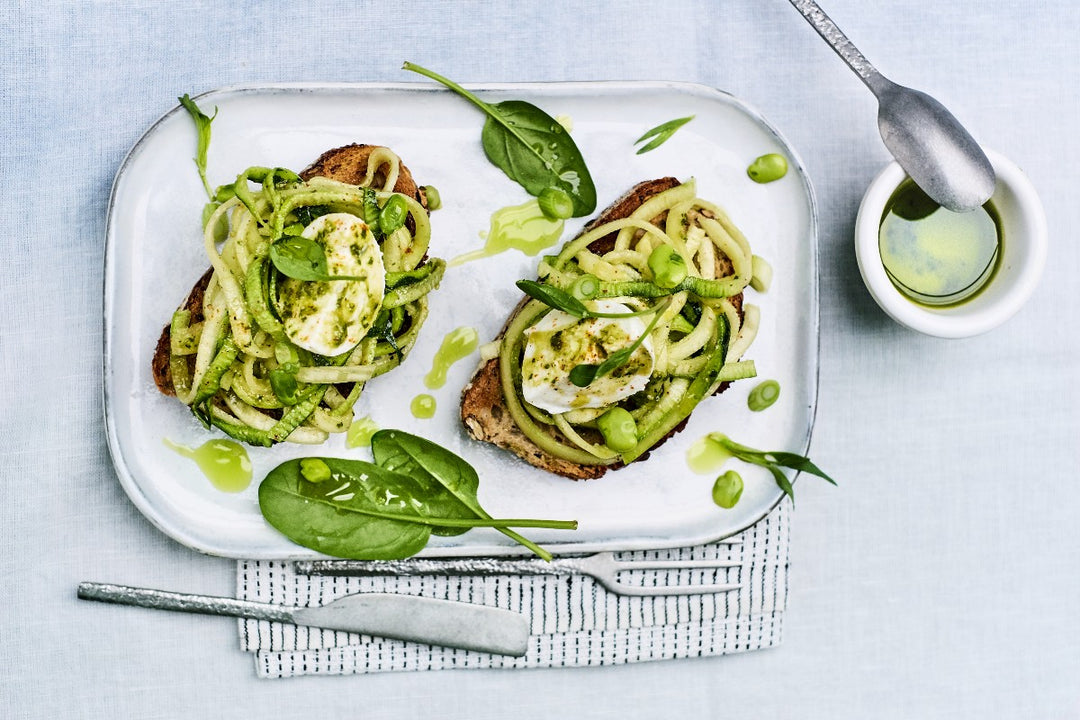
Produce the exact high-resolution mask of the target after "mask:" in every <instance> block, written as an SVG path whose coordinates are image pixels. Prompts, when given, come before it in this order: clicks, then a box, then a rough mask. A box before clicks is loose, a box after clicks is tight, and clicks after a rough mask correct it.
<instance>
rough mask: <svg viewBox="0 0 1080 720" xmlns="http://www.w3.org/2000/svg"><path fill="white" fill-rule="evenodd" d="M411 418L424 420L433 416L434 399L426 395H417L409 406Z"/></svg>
mask: <svg viewBox="0 0 1080 720" xmlns="http://www.w3.org/2000/svg"><path fill="white" fill-rule="evenodd" d="M409 409H410V410H412V414H413V417H415V418H420V419H421V420H426V419H428V418H430V417H434V416H435V398H434V397H432V396H431V395H428V394H426V393H425V394H421V395H417V396H416V397H414V398H413V399H412V403H410V404H409Z"/></svg>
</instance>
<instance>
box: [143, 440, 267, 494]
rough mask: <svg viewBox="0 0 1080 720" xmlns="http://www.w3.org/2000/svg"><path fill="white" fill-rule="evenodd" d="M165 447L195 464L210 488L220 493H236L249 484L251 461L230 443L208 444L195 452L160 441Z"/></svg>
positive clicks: (182, 446)
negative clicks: (208, 482) (214, 488)
mask: <svg viewBox="0 0 1080 720" xmlns="http://www.w3.org/2000/svg"><path fill="white" fill-rule="evenodd" d="M162 441H163V442H164V443H165V447H167V448H169V449H170V450H175V451H176V452H178V453H180V454H181V455H183V456H184V457H186V458H190V459H192V460H194V461H195V464H197V465H198V466H199V469H200V470H202V472H203V474H204V475H206V477H207V479H208V480H210V484H211V485H213V486H214V487H216V488H217V489H218V490H221V491H222V492H228V493H238V492H240V491H241V490H244V489H245V488H246V487H247V486H248V485H250V484H251V459H250V458H248V454H247V450H245V449H244V446H243V445H241V444H239V443H236V442H233V441H232V440H221V439H216V438H215V439H214V440H208V441H206V442H205V443H203V444H202V445H200V446H199V447H197V448H189V447H187V446H186V445H180V444H178V443H174V442H173V441H172V440H170V439H168V438H163V439H162Z"/></svg>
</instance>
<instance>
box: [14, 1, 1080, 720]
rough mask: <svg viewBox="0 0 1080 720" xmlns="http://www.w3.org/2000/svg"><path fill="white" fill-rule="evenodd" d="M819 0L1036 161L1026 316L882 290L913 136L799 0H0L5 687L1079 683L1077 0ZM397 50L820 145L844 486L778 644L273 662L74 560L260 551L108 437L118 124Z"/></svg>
mask: <svg viewBox="0 0 1080 720" xmlns="http://www.w3.org/2000/svg"><path fill="white" fill-rule="evenodd" d="M825 9H826V10H827V11H828V12H829V13H830V15H831V16H832V17H833V18H834V19H835V20H836V21H837V22H838V23H839V25H840V26H841V27H842V28H843V29H844V30H845V31H847V32H848V33H849V35H850V36H851V37H852V39H853V40H854V41H855V42H856V44H857V45H858V46H859V47H860V48H861V49H862V50H863V51H864V53H865V54H866V55H867V56H868V57H869V58H870V59H871V60H872V61H874V62H876V63H877V64H878V66H879V67H880V68H881V70H882V71H883V72H885V73H886V74H887V75H889V76H890V77H892V78H894V79H895V80H897V81H899V82H902V83H904V84H907V85H910V86H913V87H918V88H920V89H922V90H925V91H927V92H930V93H931V94H933V95H934V96H936V97H937V98H938V99H939V100H941V101H942V102H943V103H945V104H946V105H947V106H948V107H950V108H951V109H952V110H953V111H954V112H955V113H956V114H957V115H958V116H959V117H960V119H961V120H963V121H964V122H965V123H966V124H967V125H968V126H969V128H970V129H971V131H972V132H973V133H974V135H975V136H976V137H977V138H979V139H980V141H982V142H983V143H984V144H985V145H987V146H988V147H993V148H995V149H998V150H1000V151H1002V152H1004V153H1005V154H1006V155H1008V156H1009V157H1010V158H1012V159H1013V160H1014V161H1015V162H1017V163H1018V164H1019V165H1020V166H1021V167H1023V168H1025V169H1026V170H1027V172H1028V173H1029V174H1030V176H1031V178H1032V180H1033V182H1034V183H1035V186H1036V187H1037V189H1038V190H1039V191H1040V193H1041V195H1042V198H1043V201H1044V203H1045V205H1046V209H1047V215H1048V219H1049V226H1050V234H1051V238H1050V239H1051V243H1050V256H1049V263H1048V265H1047V269H1046V273H1045V275H1044V277H1043V281H1042V284H1041V286H1040V287H1039V289H1038V290H1037V291H1036V293H1035V296H1034V297H1033V298H1032V300H1031V302H1030V303H1029V304H1028V305H1027V306H1026V307H1025V308H1024V309H1023V310H1022V311H1021V312H1020V313H1019V314H1018V315H1017V316H1016V317H1015V318H1014V319H1012V320H1011V321H1010V322H1009V323H1007V324H1006V325H1004V326H1003V327H1001V328H999V329H997V330H995V331H993V332H991V333H989V334H987V335H984V336H980V337H976V338H971V339H967V340H958V341H944V340H937V339H933V338H928V337H923V336H921V335H918V334H916V333H913V332H910V331H907V330H904V329H903V328H900V327H899V326H897V325H895V324H894V323H892V322H891V321H890V320H889V319H888V318H887V317H886V316H885V315H884V314H883V313H882V312H881V311H879V310H878V308H877V307H876V306H875V305H874V303H873V301H872V300H871V298H870V297H869V295H868V293H867V292H866V290H865V288H864V287H863V285H862V283H861V281H860V279H859V276H858V272H857V269H856V265H855V259H854V253H853V251H852V242H851V236H852V227H853V224H854V218H855V214H856V211H857V208H858V203H859V199H860V197H861V195H862V192H863V189H864V188H865V187H866V185H867V184H868V183H869V181H870V179H871V178H872V177H873V175H874V174H875V173H876V172H877V171H878V169H879V168H880V167H881V166H882V165H883V164H884V163H885V161H886V160H887V158H888V155H887V153H886V151H885V149H884V147H883V146H882V144H881V141H880V139H879V138H878V134H877V129H876V127H875V122H874V114H875V102H874V99H873V98H872V96H871V95H870V94H869V93H868V92H867V91H866V89H865V88H864V87H863V86H862V85H861V84H860V83H859V82H858V80H857V79H856V78H855V77H854V76H853V75H852V74H851V73H850V71H849V70H847V68H845V67H844V66H843V64H842V63H841V62H840V61H839V60H838V59H837V58H836V56H835V55H834V54H833V53H832V51H831V50H829V49H828V48H827V47H826V46H825V45H824V44H822V43H821V41H820V39H819V38H818V37H817V35H816V34H815V33H814V32H813V31H812V30H811V29H810V28H809V26H807V25H806V23H805V22H804V21H803V20H802V19H801V18H799V17H798V15H797V14H796V13H795V12H794V11H793V10H792V8H791V7H790V6H789V4H788V3H786V2H783V1H782V0H726V1H724V2H716V1H710V0H673V1H672V2H667V3H656V2H642V1H637V0H635V1H632V2H619V3H616V2H596V3H580V2H569V1H566V0H554V1H545V2H539V1H535V2H534V1H531V0H526V1H523V2H514V3H496V2H457V1H456V0H433V1H432V2H427V3H411V4H403V3H395V2H381V3H380V2H367V1H363V0H359V1H352V2H311V3H295V2H294V3H284V2H264V3H255V2H250V1H245V0H238V1H237V2H232V3H218V2H209V1H207V2H193V1H192V0H176V1H174V2H169V3H160V2H154V1H151V0H118V1H117V2H104V1H98V2H95V1H91V0H85V1H76V0H72V1H71V2H62V1H60V0H38V1H37V2H19V1H17V0H3V1H2V2H0V68H3V70H2V71H0V128H2V129H3V130H2V132H3V142H2V143H0V170H2V175H3V182H0V207H2V208H3V210H4V212H5V216H6V220H7V222H6V223H5V224H4V232H3V233H2V234H0V250H2V252H3V257H4V259H5V264H4V271H5V273H4V275H5V276H4V280H3V282H0V378H2V380H0V453H2V455H0V460H2V462H0V488H3V490H2V492H3V500H4V502H3V504H2V508H0V548H3V550H2V552H0V584H2V585H0V586H2V587H3V588H4V591H3V593H2V597H3V602H2V603H0V637H2V640H3V642H2V643H0V672H2V673H3V677H2V679H0V715H2V716H4V717H12V718H23V717H25V718H39V717H40V718H46V717H48V718H53V717H65V718H80V717H85V718H97V717H139V718H168V717H176V716H178V715H186V716H189V717H213V716H217V715H220V714H224V713H225V712H228V714H230V715H233V716H240V717H274V718H285V717H306V718H307V717H339V716H344V715H346V714H348V715H349V716H360V717H364V718H402V717H431V716H432V715H437V716H439V717H445V718H464V717H468V718H471V719H478V718H489V717H491V718H493V717H503V716H505V715H506V714H507V713H512V715H513V716H514V717H517V718H531V717H535V718H539V717H551V716H556V715H567V716H573V717H579V718H626V717H668V716H681V717H718V716H730V717H769V718H788V717H790V718H816V717H828V718H847V717H850V718H865V717H885V718H909V717H920V718H953V717H1010V718H1042V717H1046V718H1062V717H1076V716H1078V715H1080V701H1078V695H1080V691H1078V690H1077V686H1076V681H1075V680H1076V677H1077V675H1078V671H1080V654H1078V653H1077V651H1076V648H1077V647H1080V624H1078V623H1077V622H1076V618H1077V617H1078V616H1080V577H1078V575H1077V572H1076V569H1077V567H1080V533H1078V532H1077V518H1078V517H1080V494H1077V493H1076V492H1074V491H1073V487H1072V486H1073V484H1074V475H1075V471H1076V468H1077V467H1078V466H1080V450H1078V447H1080V445H1078V443H1077V438H1078V437H1080V411H1078V410H1077V404H1076V403H1077V399H1078V398H1080V364H1078V362H1077V358H1078V357H1080V324H1078V323H1080V320H1078V315H1077V313H1076V312H1075V308H1076V306H1077V293H1078V291H1077V283H1076V278H1077V277H1080V246H1078V244H1077V241H1076V237H1075V236H1076V233H1075V227H1076V226H1077V219H1078V210H1077V204H1076V201H1075V195H1076V189H1077V187H1080V162H1078V158H1080V143H1078V137H1080V134H1078V133H1080V95H1078V94H1077V92H1076V89H1077V88H1078V87H1080V42H1078V41H1077V29H1078V28H1080V7H1078V6H1077V5H1076V4H1075V3H1074V2H1072V1H1071V0H1030V1H1028V2H1005V0H987V1H985V2H975V1H974V0H960V1H958V2H954V3H936V2H929V0H925V1H924V0H910V1H909V2H902V3H874V4H868V3H864V2H858V1H857V0H829V1H828V2H827V3H826V8H825ZM404 59H411V60H414V61H416V62H420V63H422V64H424V65H427V66H430V67H435V68H439V69H440V70H441V71H442V72H444V73H446V74H447V75H449V76H451V77H454V78H455V79H458V80H461V81H465V82H469V81H477V82H479V81H535V80H568V79H582V80H589V79H607V78H611V79H677V80H687V81H696V82H701V83H705V84H707V85H712V86H715V87H719V88H722V89H725V90H728V91H731V92H733V93H734V94H736V95H737V96H739V97H741V98H743V99H745V100H747V101H748V102H750V103H751V104H753V105H755V106H756V107H758V108H759V109H760V110H761V111H762V112H763V113H764V115H765V116H766V117H768V118H769V119H770V121H772V122H773V123H774V124H776V126H777V127H779V128H780V129H781V130H782V131H783V132H784V133H785V135H786V136H787V137H788V139H789V140H790V141H791V142H792V144H793V145H794V146H795V147H796V148H798V149H799V151H800V153H801V154H802V156H803V158H804V160H805V162H806V166H807V168H808V171H809V173H810V176H811V178H812V180H813V181H814V183H815V187H816V191H817V197H818V203H819V214H820V221H821V234H820V240H819V244H820V252H821V256H820V272H821V278H820V280H821V282H820V287H821V358H820V360H821V362H820V367H821V371H820V377H821V382H820V400H819V405H818V413H817V424H816V427H815V431H814V440H813V444H812V455H813V457H814V459H815V460H816V461H817V462H819V463H820V464H821V466H822V467H824V468H827V469H828V471H829V472H830V474H832V475H833V476H834V477H836V478H837V479H838V480H839V482H840V487H838V488H832V487H827V486H825V485H824V484H820V485H810V484H807V485H806V486H805V487H804V489H805V492H803V493H801V495H800V497H799V502H798V511H797V514H796V517H795V521H794V523H793V526H792V546H791V548H792V550H791V572H790V576H789V587H790V597H789V600H790V602H789V603H788V610H787V612H786V615H785V627H784V643H783V645H782V646H781V648H779V649H777V650H771V651H768V652H755V653H746V654H743V655H739V656H731V657H718V658H706V659H697V660H680V661H671V662H659V663H643V664H639V665H628V666H620V667H603V668H587V669H547V670H527V671H512V672H505V671H485V670H478V671H470V672H452V671H449V672H430V673H385V674H381V675H371V676H366V677H351V678H298V679H296V680H290V681H284V682H274V683H266V682H260V681H259V680H257V678H256V677H255V676H254V673H252V666H251V658H250V656H249V655H248V654H247V653H245V652H243V651H242V650H240V649H239V647H238V646H237V641H236V624H235V623H233V622H230V621H227V620H221V619H217V618H204V617H195V616H186V615H175V614H165V613H154V612H150V611H142V610H137V609H131V608H119V607H116V608H114V607H109V606H103V605H97V604H87V603H79V602H78V601H77V600H76V599H75V593H74V588H75V585H76V583H77V582H78V581H80V580H102V581H113V582H120V583H127V584H132V585H142V586H150V587H161V588H166V589H173V590H181V591H191V592H201V593H207V594H231V593H232V592H234V589H235V563H233V562H232V561H227V560H221V559H217V558H211V557H203V556H200V555H198V554H196V553H193V552H191V551H189V550H186V549H185V548H183V547H182V546H180V545H178V544H177V543H175V542H173V541H172V540H170V539H169V538H167V537H165V536H164V535H163V534H161V533H160V532H159V531H158V530H156V529H155V528H154V527H153V526H152V525H151V524H150V523H149V522H147V521H146V520H145V519H143V518H142V517H141V516H140V515H139V513H138V511H137V510H136V509H135V508H134V506H133V505H132V504H131V503H130V502H129V501H128V500H127V498H126V497H125V495H124V494H123V491H122V490H121V488H120V486H119V484H118V483H117V482H116V477H115V475H114V473H113V471H112V468H111V464H110V461H109V457H108V453H107V450H106V446H105V441H104V435H103V424H102V406H101V398H100V394H101V349H102V340H101V336H102V318H101V313H102V292H101V290H102V257H103V256H102V253H103V237H104V231H105V208H106V203H107V198H108V193H109V187H110V183H111V181H112V177H113V175H114V174H115V172H116V170H117V168H118V167H119V164H120V162H121V160H122V158H123V156H124V154H125V152H126V151H127V150H128V149H129V148H130V147H131V146H132V145H133V144H134V142H135V141H136V140H137V139H138V137H139V136H140V135H141V134H142V133H143V131H144V130H145V129H146V128H147V127H148V126H149V125H150V124H151V123H152V122H153V121H154V120H155V119H156V118H158V117H159V116H160V115H161V114H162V113H164V112H166V111H167V110H169V109H170V108H171V107H172V106H173V105H174V103H175V98H176V96H178V95H181V94H183V93H184V92H190V93H192V94H194V93H197V92H201V91H204V90H208V89H211V88H214V87H219V86H223V85H228V84H233V83H242V82H243V83H251V82H260V81H304V80H312V81H314V80H320V81H338V80H340V81H399V80H403V79H404V78H402V77H401V75H402V73H401V71H400V70H399V69H398V68H399V66H400V63H401V61H402V60H404ZM147 241H148V242H152V241H153V239H152V238H148V239H147Z"/></svg>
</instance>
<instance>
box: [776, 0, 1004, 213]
mask: <svg viewBox="0 0 1080 720" xmlns="http://www.w3.org/2000/svg"><path fill="white" fill-rule="evenodd" d="M791 4H792V5H794V6H795V9H796V10H798V11H799V12H800V13H802V15H803V17H804V18H806V20H807V22H809V23H810V24H811V25H812V26H813V28H814V29H815V30H817V32H818V34H819V35H821V37H822V38H824V39H825V42H827V43H828V44H829V46H830V47H832V49H833V50H835V51H836V54H837V55H839V56H840V58H841V59H842V60H843V61H844V62H846V63H847V64H848V67H850V68H851V69H852V70H853V71H854V72H855V74H856V75H858V76H859V78H860V79H862V81H863V82H864V83H865V84H866V86H867V87H868V88H870V90H871V92H873V93H874V95H875V96H877V99H878V129H879V130H880V131H881V139H882V140H884V141H885V147H887V148H889V152H891V153H892V154H893V157H895V158H896V161H897V162H898V163H900V167H902V168H903V169H904V171H905V172H906V173H907V174H908V175H909V176H910V177H911V179H912V180H914V181H915V184H916V185H918V186H919V187H920V188H922V190H923V192H925V193H926V194H927V195H929V196H930V198H931V199H933V200H934V201H935V202H937V204H938V205H941V206H942V207H944V208H947V209H949V210H952V211H953V212H968V211H970V210H974V209H975V208H977V207H979V206H981V205H983V204H984V203H985V202H986V201H987V200H989V199H990V196H991V195H992V194H993V193H994V186H995V177H994V166H993V165H992V164H991V163H990V160H989V159H987V157H986V153H984V152H983V151H982V149H981V148H980V147H979V144H978V143H977V142H975V140H974V138H972V137H971V135H970V134H969V133H968V131H967V130H965V129H964V126H963V125H961V124H960V121H958V120H957V119H956V118H955V117H953V114H952V113H950V112H949V111H948V110H947V109H946V108H945V106H944V105H942V104H941V103H939V102H938V101H937V100H935V99H934V98H932V97H930V96H929V95H927V94H926V93H924V92H920V91H918V90H912V89H911V88H907V87H904V86H903V85H897V84H896V83H894V82H892V81H891V80H889V79H888V78H886V77H885V76H884V75H882V74H881V73H880V72H878V70H877V69H876V68H875V67H874V66H873V65H871V64H870V61H869V60H867V59H866V58H865V57H864V56H863V54H862V53H861V52H859V50H858V48H856V47H855V45H854V44H853V43H852V42H851V41H850V40H848V38H847V36H846V35H844V33H843V32H842V31H841V30H840V28H838V27H837V26H836V23H834V22H833V21H832V20H831V19H829V16H828V15H826V14H825V12H824V11H823V10H822V9H821V8H820V7H819V6H818V4H817V3H816V2H814V0H791Z"/></svg>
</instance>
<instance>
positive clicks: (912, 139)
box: [877, 80, 994, 212]
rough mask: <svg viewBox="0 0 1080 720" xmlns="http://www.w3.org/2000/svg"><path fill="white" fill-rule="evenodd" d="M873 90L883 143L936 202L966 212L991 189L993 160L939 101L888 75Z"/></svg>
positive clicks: (992, 183)
mask: <svg viewBox="0 0 1080 720" xmlns="http://www.w3.org/2000/svg"><path fill="white" fill-rule="evenodd" d="M885 82H886V83H887V84H888V86H887V87H886V88H885V89H883V90H882V91H881V92H879V93H877V98H878V129H879V130H880V131H881V139H882V140H884V141H885V147H887V148H889V151H890V152H891V153H892V154H893V157H895V158H896V161H897V162H899V163H900V167H902V168H904V170H905V171H906V172H907V174H908V175H909V176H910V177H911V179H912V180H914V181H915V184H916V185H918V186H919V187H920V188H922V189H923V192H925V193H926V194H927V195H929V196H930V197H931V198H932V199H933V200H935V201H936V202H937V203H938V204H939V205H941V206H943V207H945V208H947V209H949V210H952V211H953V212H967V211H969V210H974V209H975V208H977V207H979V206H981V205H983V204H984V203H986V201H987V200H989V199H990V196H991V195H992V194H993V192H994V166H993V165H992V164H991V163H990V160H989V159H988V158H987V157H986V153H984V152H983V151H982V149H981V148H980V147H979V145H978V143H976V142H975V140H974V139H973V138H972V137H971V135H969V134H968V132H967V131H966V130H965V129H964V127H963V126H962V125H961V124H960V122H959V121H958V120H957V119H956V118H955V117H953V115H952V113H950V112H949V111H948V110H947V109H946V108H945V106H944V105H942V104H941V103H939V102H938V101H937V100H935V99H934V98H932V97H930V96H929V95H927V94H926V93H924V92H920V91H918V90H912V89H911V88H906V87H903V86H902V85H897V84H896V83H892V82H889V81H887V80H886V81H885Z"/></svg>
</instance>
